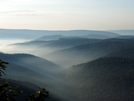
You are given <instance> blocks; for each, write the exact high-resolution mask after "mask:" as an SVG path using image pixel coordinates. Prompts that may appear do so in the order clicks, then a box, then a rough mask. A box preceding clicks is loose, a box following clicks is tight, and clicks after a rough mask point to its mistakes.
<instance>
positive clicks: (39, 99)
mask: <svg viewBox="0 0 134 101" xmlns="http://www.w3.org/2000/svg"><path fill="white" fill-rule="evenodd" d="M4 64H8V62H5V61H2V60H0V77H1V76H2V75H3V74H4V75H6V74H5V72H4V70H5V69H6V68H7V67H6V66H5V65H4ZM18 93H23V91H22V90H19V89H18V87H11V86H10V85H9V83H8V82H0V101H16V100H15V98H16V97H17V96H18ZM46 98H49V92H48V91H47V90H46V89H45V88H39V91H38V92H35V93H32V94H30V95H28V98H26V99H25V101H45V99H46Z"/></svg>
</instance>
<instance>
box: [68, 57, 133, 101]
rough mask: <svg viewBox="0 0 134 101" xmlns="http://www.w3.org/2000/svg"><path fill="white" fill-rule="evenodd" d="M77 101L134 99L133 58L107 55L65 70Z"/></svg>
mask: <svg viewBox="0 0 134 101" xmlns="http://www.w3.org/2000/svg"><path fill="white" fill-rule="evenodd" d="M66 77H67V79H68V83H69V84H70V85H71V86H72V87H73V90H74V93H75V94H76V96H77V97H78V98H79V100H80V101H133V100H134V96H133V95H134V82H133V81H134V58H123V57H107V58H99V59H96V60H93V61H91V62H87V63H83V64H79V65H74V66H72V67H70V68H68V69H66Z"/></svg>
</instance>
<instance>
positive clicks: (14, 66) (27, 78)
mask: <svg viewBox="0 0 134 101" xmlns="http://www.w3.org/2000/svg"><path fill="white" fill-rule="evenodd" d="M0 57H1V59H2V60H4V61H8V62H9V64H8V65H7V67H8V68H6V71H5V73H6V75H3V76H2V77H3V78H6V79H13V80H17V81H18V82H20V81H21V82H22V81H24V82H31V83H33V84H36V85H38V86H39V87H44V86H45V88H46V89H47V90H48V91H49V93H50V97H51V98H52V99H50V100H48V101H60V100H59V99H62V101H68V100H66V99H68V97H69V96H70V99H72V98H74V97H73V95H72V94H71V93H70V92H67V90H68V89H70V87H69V86H68V85H67V84H66V80H65V78H63V74H62V73H61V70H62V68H61V67H59V66H58V65H56V64H54V63H52V62H50V61H48V60H46V59H43V58H40V57H37V56H34V55H30V54H4V53H0ZM16 86H17V84H16ZM71 96H72V97H71ZM55 99H58V100H55Z"/></svg>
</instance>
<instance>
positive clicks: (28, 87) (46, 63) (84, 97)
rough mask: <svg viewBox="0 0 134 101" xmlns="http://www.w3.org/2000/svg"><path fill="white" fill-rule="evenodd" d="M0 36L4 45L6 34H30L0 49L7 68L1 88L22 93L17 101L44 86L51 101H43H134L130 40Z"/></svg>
mask: <svg viewBox="0 0 134 101" xmlns="http://www.w3.org/2000/svg"><path fill="white" fill-rule="evenodd" d="M1 31H2V32H1V33H6V34H5V35H3V36H2V34H1V36H2V37H1V38H3V39H4V38H5V40H7V36H6V35H8V33H10V32H11V34H12V35H13V33H15V35H16V36H12V37H11V39H18V38H19V39H25V37H22V35H21V34H22V33H24V34H25V35H28V38H26V39H27V40H28V41H24V42H20V43H11V44H8V45H6V46H1V48H0V49H1V52H0V59H1V60H3V61H6V62H8V63H9V64H5V67H7V68H5V70H3V69H2V68H1V70H2V71H1V73H3V72H4V73H5V74H6V75H2V77H1V78H0V82H1V83H0V84H1V85H2V84H3V83H4V82H6V81H8V82H9V86H11V87H18V89H20V92H21V91H23V93H18V94H19V96H18V97H15V100H16V101H25V100H24V99H25V98H26V97H27V95H29V94H33V93H34V92H37V91H39V90H41V89H39V88H44V87H45V90H46V91H48V92H49V98H47V99H46V98H45V99H43V101H134V96H133V95H134V36H133V35H120V34H119V33H115V32H106V31H86V30H74V31H35V32H34V31H32V30H2V29H1ZM32 33H33V34H32ZM36 33H38V35H36ZM39 33H40V34H39ZM32 35H33V36H32ZM9 38H10V37H9ZM1 66H3V65H1ZM1 85H0V87H1ZM6 85H8V84H6ZM18 92H19V91H18ZM0 93H1V94H2V90H1V91H0ZM1 96H2V95H0V97H1ZM2 98H3V97H2ZM3 101H5V100H3ZM9 101H10V100H9ZM28 101H31V100H28ZM36 101H37V100H36Z"/></svg>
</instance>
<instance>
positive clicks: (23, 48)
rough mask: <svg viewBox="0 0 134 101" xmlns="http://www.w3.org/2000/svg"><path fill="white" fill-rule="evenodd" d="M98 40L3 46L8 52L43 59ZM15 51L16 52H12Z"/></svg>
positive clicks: (41, 42)
mask: <svg viewBox="0 0 134 101" xmlns="http://www.w3.org/2000/svg"><path fill="white" fill-rule="evenodd" d="M98 41H100V39H88V38H76V37H75V38H72V37H71V38H60V39H58V40H49V41H38V40H34V41H29V42H24V43H16V44H12V45H8V46H5V48H6V50H5V51H8V50H10V51H9V52H11V51H12V52H17V53H20V52H23V53H24V52H25V53H32V54H36V55H38V56H40V57H43V56H44V55H45V54H47V53H50V52H54V51H56V50H61V49H66V48H70V47H73V46H77V45H82V44H87V43H94V42H98ZM14 49H16V50H14Z"/></svg>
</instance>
